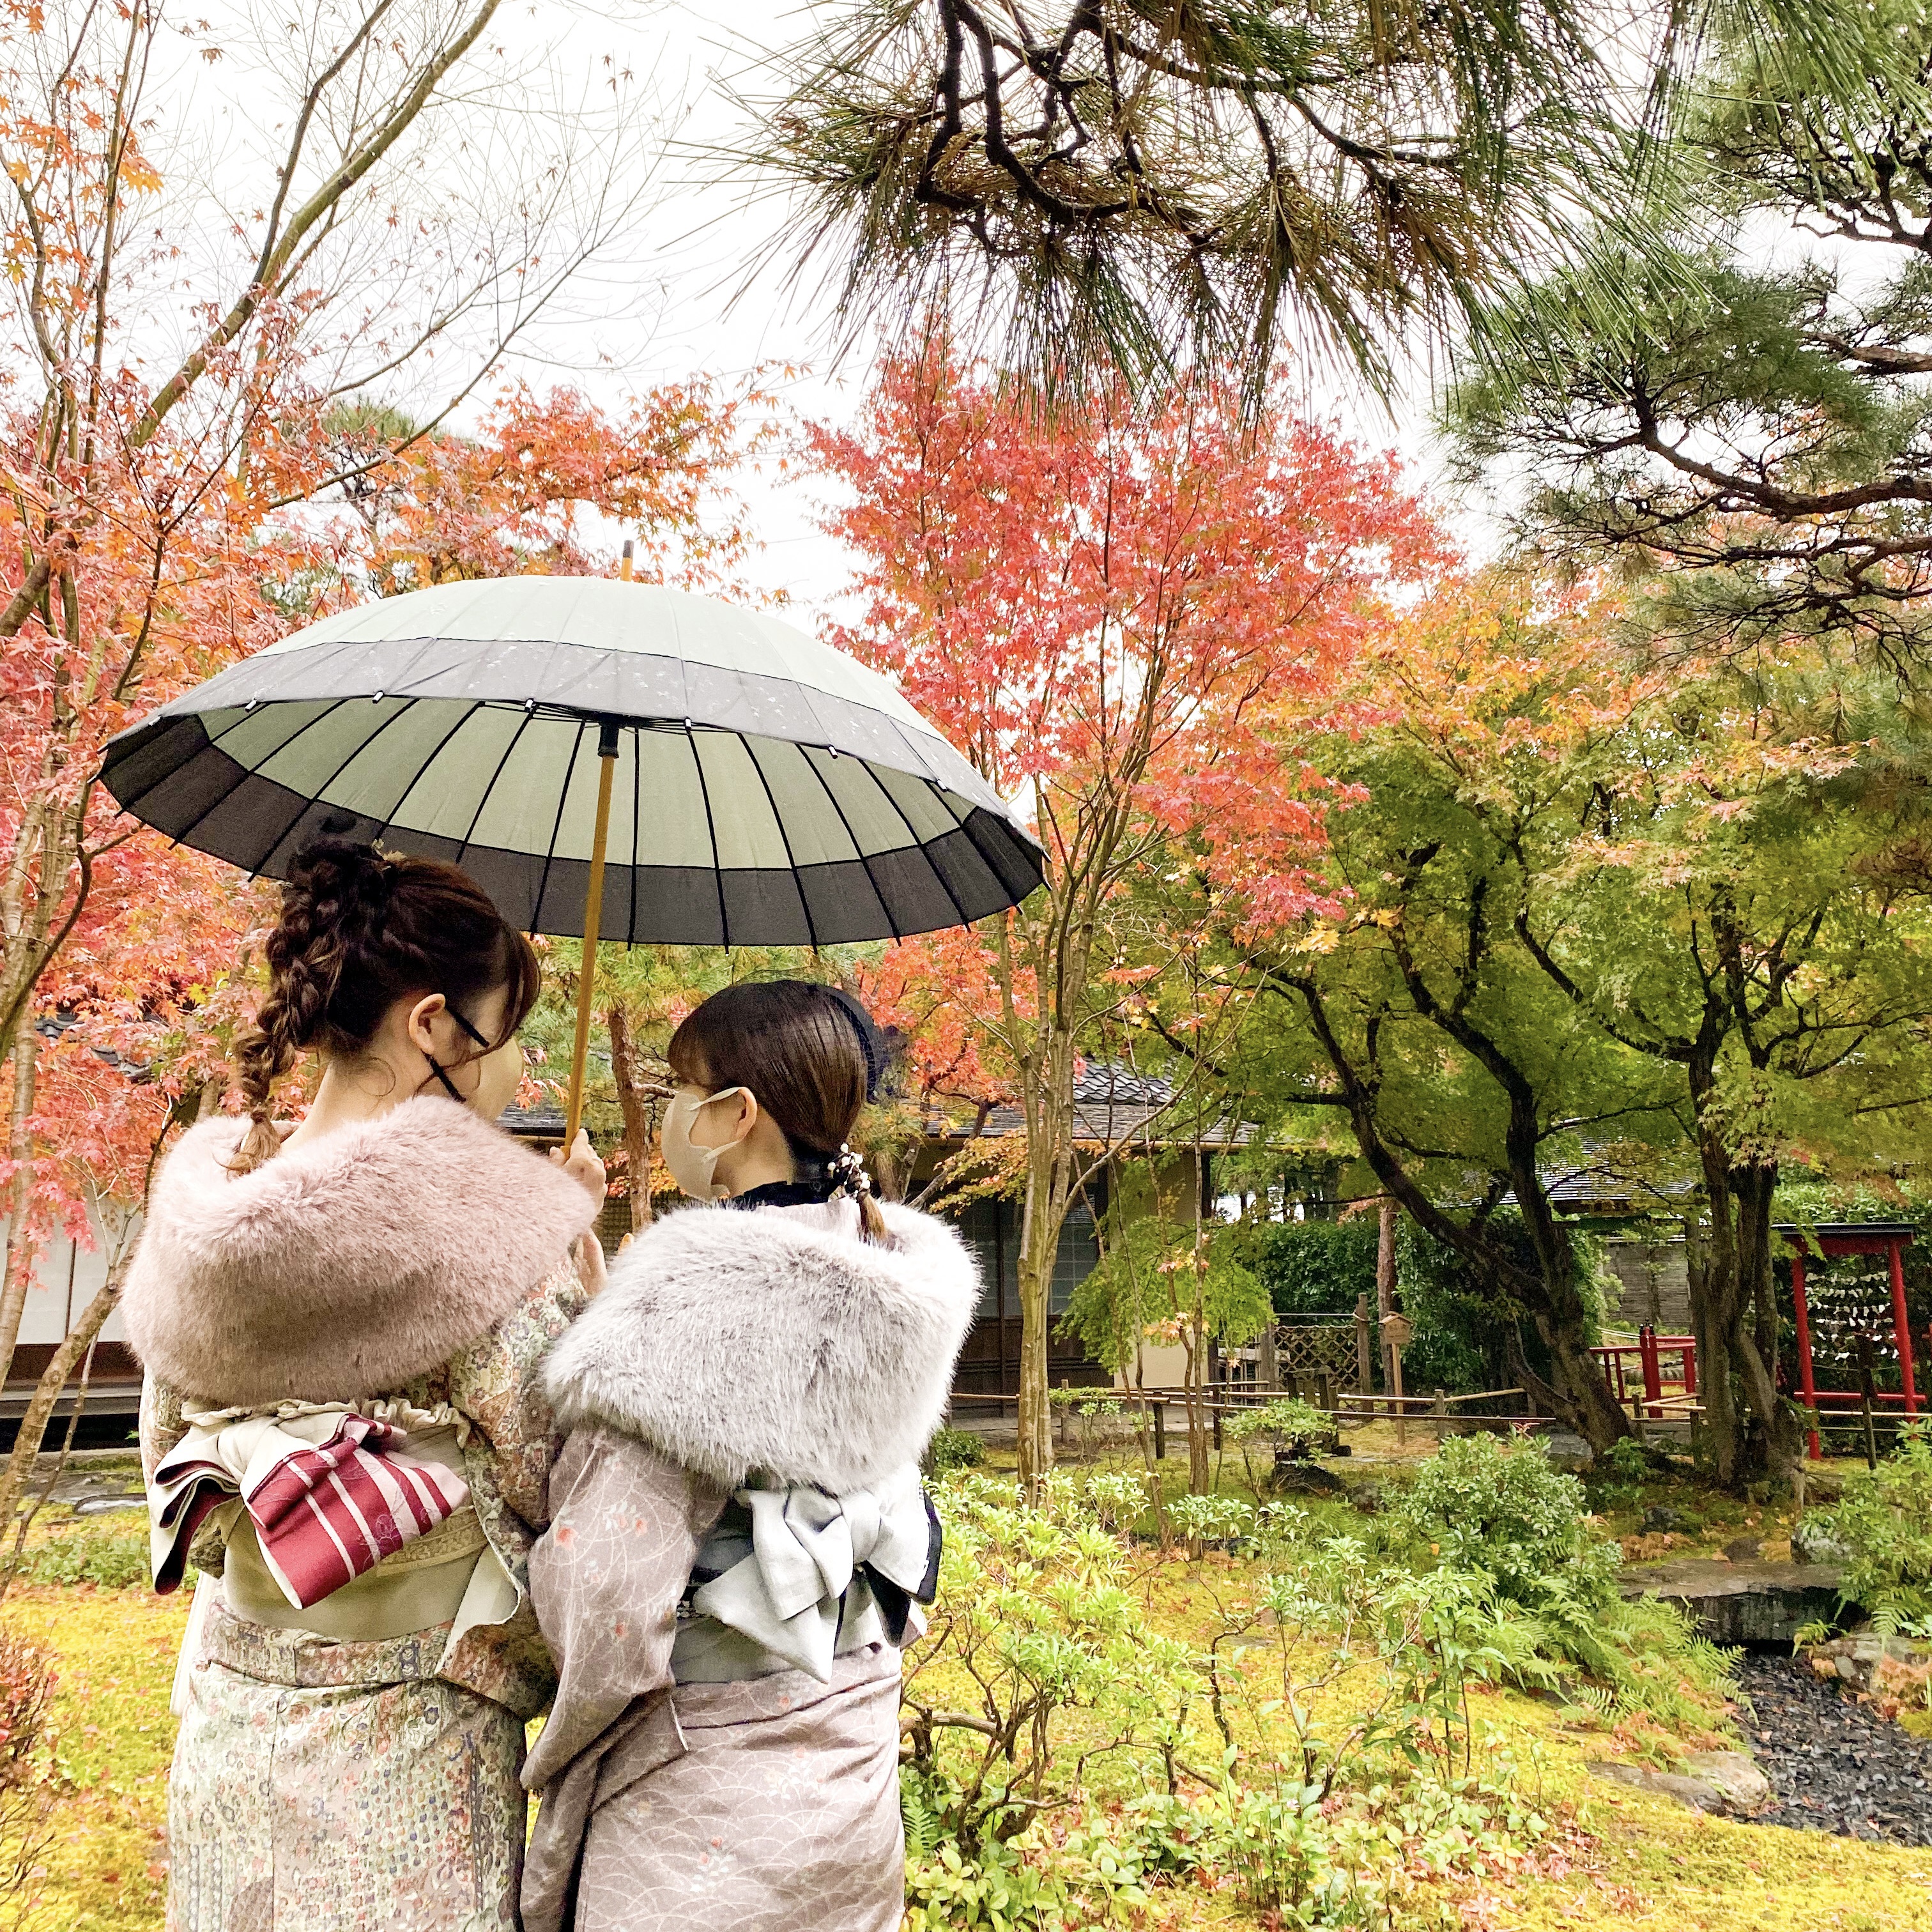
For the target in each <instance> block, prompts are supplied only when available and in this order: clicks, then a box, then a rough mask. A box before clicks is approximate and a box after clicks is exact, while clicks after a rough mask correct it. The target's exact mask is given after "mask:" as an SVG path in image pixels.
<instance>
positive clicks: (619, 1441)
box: [523, 1429, 727, 1791]
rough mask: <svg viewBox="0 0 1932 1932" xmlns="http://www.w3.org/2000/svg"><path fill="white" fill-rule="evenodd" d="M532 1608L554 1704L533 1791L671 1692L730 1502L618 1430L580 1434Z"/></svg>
mask: <svg viewBox="0 0 1932 1932" xmlns="http://www.w3.org/2000/svg"><path fill="white" fill-rule="evenodd" d="M551 1498H552V1516H551V1520H550V1528H549V1529H548V1530H547V1532H545V1533H544V1536H543V1538H542V1539H541V1541H539V1542H538V1544H537V1546H536V1547H535V1549H534V1550H532V1551H531V1553H530V1596H531V1599H532V1602H533V1603H534V1604H535V1606H536V1613H537V1621H538V1624H539V1625H541V1627H542V1630H543V1634H544V1640H545V1641H546V1642H547V1643H548V1644H549V1646H550V1655H552V1656H553V1658H555V1659H556V1667H557V1679H558V1682H557V1692H556V1704H555V1706H553V1709H552V1710H551V1712H550V1717H549V1718H548V1720H547V1721H546V1722H545V1724H544V1730H543V1735H542V1736H541V1737H540V1738H539V1739H538V1740H537V1742H536V1746H535V1749H534V1750H533V1751H532V1752H531V1754H530V1757H529V1762H528V1763H527V1764H526V1766H525V1767H524V1770H523V1783H524V1784H525V1785H526V1786H527V1787H529V1789H530V1790H532V1791H534V1790H538V1789H540V1788H541V1787H543V1786H544V1785H545V1784H548V1783H549V1782H550V1781H551V1780H552V1779H553V1778H556V1777H558V1776H559V1775H560V1774H562V1772H564V1770H565V1769H566V1768H567V1767H568V1766H569V1765H570V1764H571V1762H572V1761H573V1760H575V1759H577V1758H578V1757H580V1756H582V1755H583V1754H584V1753H585V1752H586V1751H594V1750H595V1748H597V1747H598V1744H599V1742H600V1740H601V1739H604V1738H605V1737H606V1736H607V1734H608V1733H610V1730H611V1729H612V1727H613V1726H614V1725H616V1724H617V1723H618V1721H619V1720H620V1719H621V1718H623V1716H624V1715H625V1712H628V1710H629V1709H631V1706H632V1705H633V1704H634V1703H636V1702H637V1700H639V1699H640V1698H646V1697H649V1696H651V1695H652V1694H653V1693H654V1692H657V1691H664V1690H666V1689H667V1688H669V1686H670V1682H671V1676H670V1652H671V1644H672V1642H673V1639H674V1638H675V1637H676V1634H677V1609H678V1604H679V1601H680V1600H681V1599H682V1597H683V1595H684V1592H685V1586H686V1585H687V1583H688V1582H689V1581H690V1578H691V1565H692V1563H693V1562H694V1560H695V1559H696V1557H697V1550H698V1546H699V1544H700V1543H701V1542H702V1541H703V1539H704V1538H705V1537H706V1535H708V1534H709V1531H710V1529H711V1527H712V1524H714V1523H715V1522H716V1521H717V1520H718V1517H719V1515H720V1514H721V1512H722V1511H723V1509H724V1504H725V1502H726V1499H727V1498H726V1492H725V1491H724V1490H723V1489H722V1488H721V1487H717V1486H716V1485H715V1484H709V1483H707V1482H705V1481H702V1480H700V1479H698V1478H694V1477H693V1476H692V1475H691V1473H690V1472H688V1470H685V1469H680V1468H679V1466H677V1465H676V1463H672V1462H670V1461H667V1460H666V1459H665V1458H664V1457H662V1456H660V1455H659V1454H657V1452H656V1451H655V1450H652V1449H651V1448H648V1447H646V1445H644V1444H643V1443H641V1442H637V1441H635V1440H634V1439H632V1438H631V1437H628V1436H620V1435H618V1434H617V1433H615V1432H614V1431H613V1430H605V1429H592V1430H579V1431H577V1433H574V1434H573V1435H572V1436H571V1437H570V1439H568V1442H565V1445H564V1448H563V1453H562V1455H561V1456H560V1457H559V1458H558V1459H557V1463H556V1469H555V1471H554V1472H553V1475H552V1477H551Z"/></svg>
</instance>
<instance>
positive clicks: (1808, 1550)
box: [1791, 1516, 1852, 1564]
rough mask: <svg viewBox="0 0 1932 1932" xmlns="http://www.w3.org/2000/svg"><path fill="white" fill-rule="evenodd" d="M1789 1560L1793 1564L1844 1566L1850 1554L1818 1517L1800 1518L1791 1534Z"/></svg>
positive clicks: (1848, 1560) (1849, 1559)
mask: <svg viewBox="0 0 1932 1932" xmlns="http://www.w3.org/2000/svg"><path fill="white" fill-rule="evenodd" d="M1791 1560H1792V1562H1794V1563H1835V1564H1846V1563H1849V1562H1850V1561H1851V1560H1852V1553H1851V1552H1850V1550H1848V1549H1846V1547H1845V1546H1844V1544H1842V1543H1841V1542H1840V1541H1838V1538H1836V1537H1835V1536H1834V1535H1832V1532H1831V1529H1830V1528H1829V1526H1828V1525H1827V1524H1826V1523H1825V1522H1824V1521H1823V1519H1822V1518H1820V1517H1815V1516H1802V1517H1799V1519H1798V1523H1797V1526H1796V1528H1795V1529H1793V1531H1792V1532H1791Z"/></svg>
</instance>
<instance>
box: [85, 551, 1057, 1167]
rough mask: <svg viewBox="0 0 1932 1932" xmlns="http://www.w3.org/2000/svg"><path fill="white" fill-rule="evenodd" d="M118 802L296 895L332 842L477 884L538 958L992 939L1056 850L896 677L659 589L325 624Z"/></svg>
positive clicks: (125, 736) (159, 756) (181, 733)
mask: <svg viewBox="0 0 1932 1932" xmlns="http://www.w3.org/2000/svg"><path fill="white" fill-rule="evenodd" d="M101 778H102V781H103V782H104V784H106V786H107V789H108V790H109V791H110V793H112V794H113V796H114V798H115V799H116V800H117V801H118V803H119V804H120V805H121V806H122V807H123V808H124V809H125V810H127V811H130V812H131V813H133V814H134V815H135V816H136V817H138V818H140V819H142V820H144V821H145V823H148V824H149V825H151V826H154V827H156V828H157V829H158V830H160V831H162V832H166V834H167V835H169V837H170V838H174V839H175V840H177V841H179V842H180V843H181V844H186V845H191V846H193V847H195V848H196V850H199V851H203V852H208V853H213V854H214V856H216V857H217V858H220V859H226V860H228V861H229V862H230V863H232V864H234V865H239V866H241V867H242V868H244V869H245V870H246V871H250V872H254V873H259V874H266V875H267V876H268V877H271V878H281V877H287V873H288V870H289V867H290V864H291V862H293V859H294V857H295V855H296V852H297V851H298V850H299V849H300V848H301V847H302V845H303V844H305V843H306V842H307V841H308V840H309V839H311V838H314V837H315V836H316V835H317V834H319V833H323V832H328V833H331V834H335V835H341V836H344V837H347V838H368V839H380V841H382V843H383V844H384V845H385V846H386V847H389V848H390V849H392V850H397V851H404V852H415V853H423V854H425V855H428V856H432V857H435V858H439V859H451V860H453V861H455V862H456V863H457V864H458V865H461V866H463V868H464V869H465V870H466V871H468V872H469V874H471V875H472V877H475V879H476V880H478V883H481V885H482V886H484V888H485V889H487V891H488V892H490V894H491V895H492V896H493V898H495V899H496V903H497V904H498V905H499V907H501V908H502V911H503V913H504V914H505V916H506V917H507V918H508V919H511V920H512V921H514V922H515V923H516V924H517V925H518V926H521V927H523V929H525V930H526V931H528V932H546V933H556V934H564V935H585V936H586V941H587V944H586V959H585V962H584V968H583V973H582V974H581V976H580V989H579V998H578V1013H577V1022H578V1025H577V1051H576V1055H575V1061H574V1065H573V1067H572V1068H571V1103H570V1108H569V1121H568V1127H569V1132H570V1133H571V1134H573V1135H574V1133H575V1132H576V1129H577V1121H578V1118H579V1116H580V1112H581V1108H582V1097H583V1056H584V1050H585V1046H586V1040H587V1036H588V1030H589V1018H590V981H591V968H592V956H594V953H595V946H596V943H597V941H598V939H599V938H603V939H616V940H623V941H656V942H662V943H667V944H685V945H697V946H822V945H829V944H835V943H838V942H841V941H854V940H866V939H883V938H898V937H901V936H903V935H906V934H908V933H916V932H932V931H934V930H935V929H938V928H940V927H943V926H959V925H964V924H966V923H968V922H971V921H972V920H974V919H980V918H983V917H984V916H986V914H988V913H993V912H997V911H999V910H1001V909H1002V908H1003V907H1007V906H1010V905H1013V904H1018V903H1019V901H1020V900H1021V899H1022V898H1025V896H1026V895H1027V894H1028V892H1031V891H1032V890H1033V889H1034V887H1035V886H1037V885H1038V884H1039V883H1040V877H1041V866H1042V857H1041V853H1040V846H1039V844H1038V842H1037V840H1036V839H1035V838H1034V836H1033V835H1032V834H1031V832H1029V831H1028V829H1027V828H1026V827H1025V826H1024V825H1022V823H1020V822H1019V820H1018V819H1016V817H1015V816H1014V815H1013V812H1012V811H1011V809H1010V808H1009V807H1008V806H1007V804H1006V803H1005V802H1004V800H1003V799H1001V797H1000V796H999V795H998V793H997V792H995V790H993V789H992V787H991V786H990V785H989V784H987V783H986V781H985V780H984V779H983V778H981V777H980V775H979V774H978V773H977V772H975V771H974V769H973V768H972V766H971V765H969V764H968V763H967V762H966V760H965V759H964V758H962V757H961V756H960V755H959V753H958V752H957V751H955V750H954V749H953V747H952V746H951V745H949V744H948V743H947V742H946V740H945V739H944V738H942V737H941V736H940V735H939V734H938V733H937V732H936V731H935V730H933V728H932V726H931V725H929V724H927V723H926V721H925V720H924V719H923V718H921V717H920V716H919V713H918V712H916V711H915V710H914V709H913V708H912V706H910V705H909V704H908V703H907V702H906V701H905V700H904V698H903V697H901V696H900V694H899V693H898V691H896V690H895V688H893V687H892V685H891V684H890V683H889V682H887V681H886V679H884V678H883V677H880V676H878V675H877V673H875V672H873V671H871V670H867V669H866V668H865V667H864V666H863V665H862V664H858V663H856V662H855V661H853V659H852V658H849V657H847V656H845V655H844V654H843V653H842V652H838V651H835V650H833V649H830V648H829V646H826V645H823V644H820V643H816V642H814V640H812V639H811V638H810V637H807V636H805V634H804V633H803V632H802V631H798V630H795V629H794V628H793V627H792V626H791V625H789V624H784V623H781V622H779V621H778V619H776V618H774V617H770V616H765V615H764V614H763V613H760V612H757V611H754V610H742V609H739V608H738V607H736V606H734V605H732V604H722V603H719V602H717V601H715V600H713V599H712V598H704V597H693V596H690V595H686V594H685V593H684V592H680V591H676V590H667V589H664V588H662V587H661V586H658V585H655V584H642V583H622V582H617V581H614V580H610V579H607V578H599V577H507V578H499V579H496V580H491V581H488V582H484V583H457V584H447V585H443V586H440V587H438V588H437V589H432V590H419V591H414V592H411V593H410V594H409V595H407V596H402V597H393V598H386V599H385V600H383V601H380V602H377V603H374V604H364V605H361V606H359V607H358V608H356V609H355V610H350V611H347V612H345V613H343V614H342V615H341V616H336V617H330V618H328V619H325V620H324V621H323V622H321V623H320V624H313V625H310V626H309V628H308V629H306V630H304V631H296V633H294V634H293V635H292V636H290V637H285V638H284V639H283V640H281V642H280V643H275V644H271V645H270V646H269V647H268V649H266V650H264V651H261V652H257V655H254V657H251V658H247V659H245V661H243V662H242V663H240V664H235V665H233V666H231V667H229V669H228V670H225V671H223V672H222V673H220V675H219V676H216V677H213V678H211V679H208V682H206V683H205V684H203V685H199V686H198V687H197V688H196V689H195V690H193V691H190V692H189V693H188V694H187V696H185V697H180V698H177V699H176V700H175V701H174V702H173V703H172V704H167V705H164V706H162V708H161V709H160V710H159V711H157V712H155V713H154V715H152V716H151V717H150V718H145V719H144V720H143V721H142V722H141V723H140V724H136V725H134V726H133V727H131V728H130V729H129V730H126V731H124V732H122V733H121V734H120V735H119V736H118V737H116V738H115V739H113V742H111V743H110V745H108V747H107V755H106V758H105V760H104V763H103V766H102V769H101Z"/></svg>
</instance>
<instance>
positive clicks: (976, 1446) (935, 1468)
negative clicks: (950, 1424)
mask: <svg viewBox="0 0 1932 1932" xmlns="http://www.w3.org/2000/svg"><path fill="white" fill-rule="evenodd" d="M985 1460H986V1444H985V1443H983V1442H981V1441H980V1439H979V1437H978V1436H975V1435H974V1433H973V1432H972V1430H970V1429H939V1430H935V1431H934V1432H933V1437H932V1441H931V1442H929V1443H928V1444H927V1445H926V1474H927V1475H931V1476H944V1475H947V1474H949V1473H950V1472H951V1471H953V1470H954V1469H977V1468H978V1467H979V1466H980V1464H981V1463H983V1462H985Z"/></svg>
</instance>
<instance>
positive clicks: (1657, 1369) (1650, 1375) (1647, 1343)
mask: <svg viewBox="0 0 1932 1932" xmlns="http://www.w3.org/2000/svg"><path fill="white" fill-rule="evenodd" d="M1637 1360H1638V1361H1639V1363H1640V1364H1641V1365H1642V1367H1643V1399H1644V1401H1645V1403H1646V1404H1652V1403H1661V1401H1662V1400H1664V1364H1663V1363H1662V1362H1661V1361H1660V1360H1659V1359H1658V1353H1657V1331H1656V1330H1655V1328H1652V1327H1651V1325H1649V1322H1646V1323H1645V1324H1644V1325H1643V1327H1641V1328H1639V1329H1638V1331H1637ZM1662 1413H1663V1412H1662V1410H1661V1409H1656V1408H1652V1409H1651V1410H1650V1414H1651V1416H1652V1419H1653V1420H1654V1419H1655V1418H1656V1417H1658V1415H1661V1414H1662Z"/></svg>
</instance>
